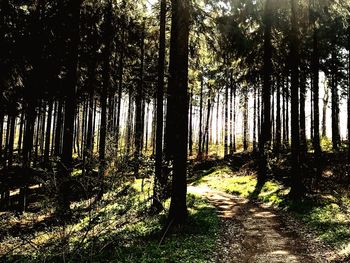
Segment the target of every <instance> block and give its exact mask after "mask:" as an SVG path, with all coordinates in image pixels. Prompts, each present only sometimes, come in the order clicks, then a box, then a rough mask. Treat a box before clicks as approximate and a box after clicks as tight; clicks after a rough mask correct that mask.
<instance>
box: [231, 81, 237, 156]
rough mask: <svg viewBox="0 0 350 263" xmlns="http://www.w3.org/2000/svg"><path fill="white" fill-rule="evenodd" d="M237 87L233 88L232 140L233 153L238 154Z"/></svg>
mask: <svg viewBox="0 0 350 263" xmlns="http://www.w3.org/2000/svg"><path fill="white" fill-rule="evenodd" d="M236 127H237V126H236V85H234V86H233V127H232V136H233V137H232V140H233V142H232V143H233V152H234V153H235V152H236V150H237V149H236Z"/></svg>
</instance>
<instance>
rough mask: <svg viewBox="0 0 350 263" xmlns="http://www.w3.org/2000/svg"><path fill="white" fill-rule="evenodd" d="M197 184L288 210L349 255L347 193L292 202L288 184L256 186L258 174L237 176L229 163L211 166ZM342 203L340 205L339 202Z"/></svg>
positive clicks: (349, 229)
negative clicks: (259, 187)
mask: <svg viewBox="0 0 350 263" xmlns="http://www.w3.org/2000/svg"><path fill="white" fill-rule="evenodd" d="M203 174H204V176H203V177H201V178H200V179H199V180H197V181H196V182H195V183H194V184H205V185H208V186H209V187H212V188H215V189H217V190H220V191H224V192H227V193H231V194H235V195H239V196H242V197H246V198H250V199H254V200H258V201H260V202H263V203H265V204H269V205H270V206H272V207H274V208H278V209H283V210H288V211H289V212H290V213H292V214H293V215H294V216H295V217H296V218H298V219H299V220H300V221H302V222H303V223H304V224H305V225H307V226H308V227H309V228H310V229H312V230H313V231H314V232H315V234H316V235H317V236H318V238H320V239H321V240H323V241H324V242H326V243H328V244H330V245H331V246H333V247H334V248H335V249H336V250H337V251H338V252H339V253H341V254H343V255H350V213H349V211H350V199H349V198H348V197H346V196H335V195H331V196H327V198H321V197H316V198H312V199H311V198H305V199H304V200H302V201H300V202H297V203H292V202H291V201H290V200H288V198H287V195H288V193H289V190H290V189H289V188H288V187H286V186H284V185H283V184H281V183H280V182H277V181H275V180H270V181H267V182H266V183H265V184H264V185H263V186H262V188H261V189H258V188H257V187H256V185H257V179H256V177H255V176H250V175H249V176H236V175H235V174H234V173H233V172H232V171H231V170H230V168H229V167H228V166H225V165H221V166H218V167H212V168H211V169H210V170H209V171H203ZM339 203H340V204H342V205H341V206H339V205H338V204H339Z"/></svg>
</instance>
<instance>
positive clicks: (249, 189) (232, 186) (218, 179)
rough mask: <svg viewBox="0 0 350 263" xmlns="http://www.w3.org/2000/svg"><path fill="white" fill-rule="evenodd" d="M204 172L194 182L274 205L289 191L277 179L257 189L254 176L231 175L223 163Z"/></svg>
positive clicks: (280, 201)
mask: <svg viewBox="0 0 350 263" xmlns="http://www.w3.org/2000/svg"><path fill="white" fill-rule="evenodd" d="M204 173H205V174H206V175H205V176H204V177H201V178H200V179H199V180H198V181H197V182H195V184H206V185H208V186H209V187H212V188H215V189H217V190H220V191H224V192H227V193H230V194H236V195H239V196H242V197H246V198H248V197H249V198H254V199H258V200H261V201H263V202H265V203H270V204H271V205H274V206H278V205H279V204H281V203H282V201H283V200H284V196H285V195H286V194H287V193H288V191H289V189H286V188H285V187H284V186H283V185H282V184H280V183H279V182H277V181H268V182H266V183H265V184H264V186H263V187H262V189H257V187H256V185H257V180H256V177H255V176H253V175H246V176H232V171H231V169H230V168H229V167H228V166H225V165H224V166H219V167H216V168H215V167H213V168H211V169H210V170H209V171H205V172H204Z"/></svg>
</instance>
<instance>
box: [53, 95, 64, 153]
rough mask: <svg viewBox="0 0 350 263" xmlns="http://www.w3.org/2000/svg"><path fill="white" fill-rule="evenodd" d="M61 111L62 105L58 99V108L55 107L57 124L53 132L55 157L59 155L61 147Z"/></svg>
mask: <svg viewBox="0 0 350 263" xmlns="http://www.w3.org/2000/svg"><path fill="white" fill-rule="evenodd" d="M62 111H63V104H62V100H61V99H59V101H58V106H57V123H56V131H55V156H60V155H61V146H62V141H61V137H62V124H63V121H62V115H63V114H62Z"/></svg>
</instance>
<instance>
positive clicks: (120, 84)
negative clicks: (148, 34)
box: [115, 28, 125, 155]
mask: <svg viewBox="0 0 350 263" xmlns="http://www.w3.org/2000/svg"><path fill="white" fill-rule="evenodd" d="M121 30H122V34H121V35H122V37H121V38H122V43H121V51H120V55H119V56H120V57H119V74H118V77H119V79H118V110H117V120H116V146H115V148H116V152H117V155H118V148H119V140H120V133H121V132H120V116H121V103H122V91H123V74H124V42H123V41H124V37H125V32H124V28H122V29H121Z"/></svg>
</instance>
